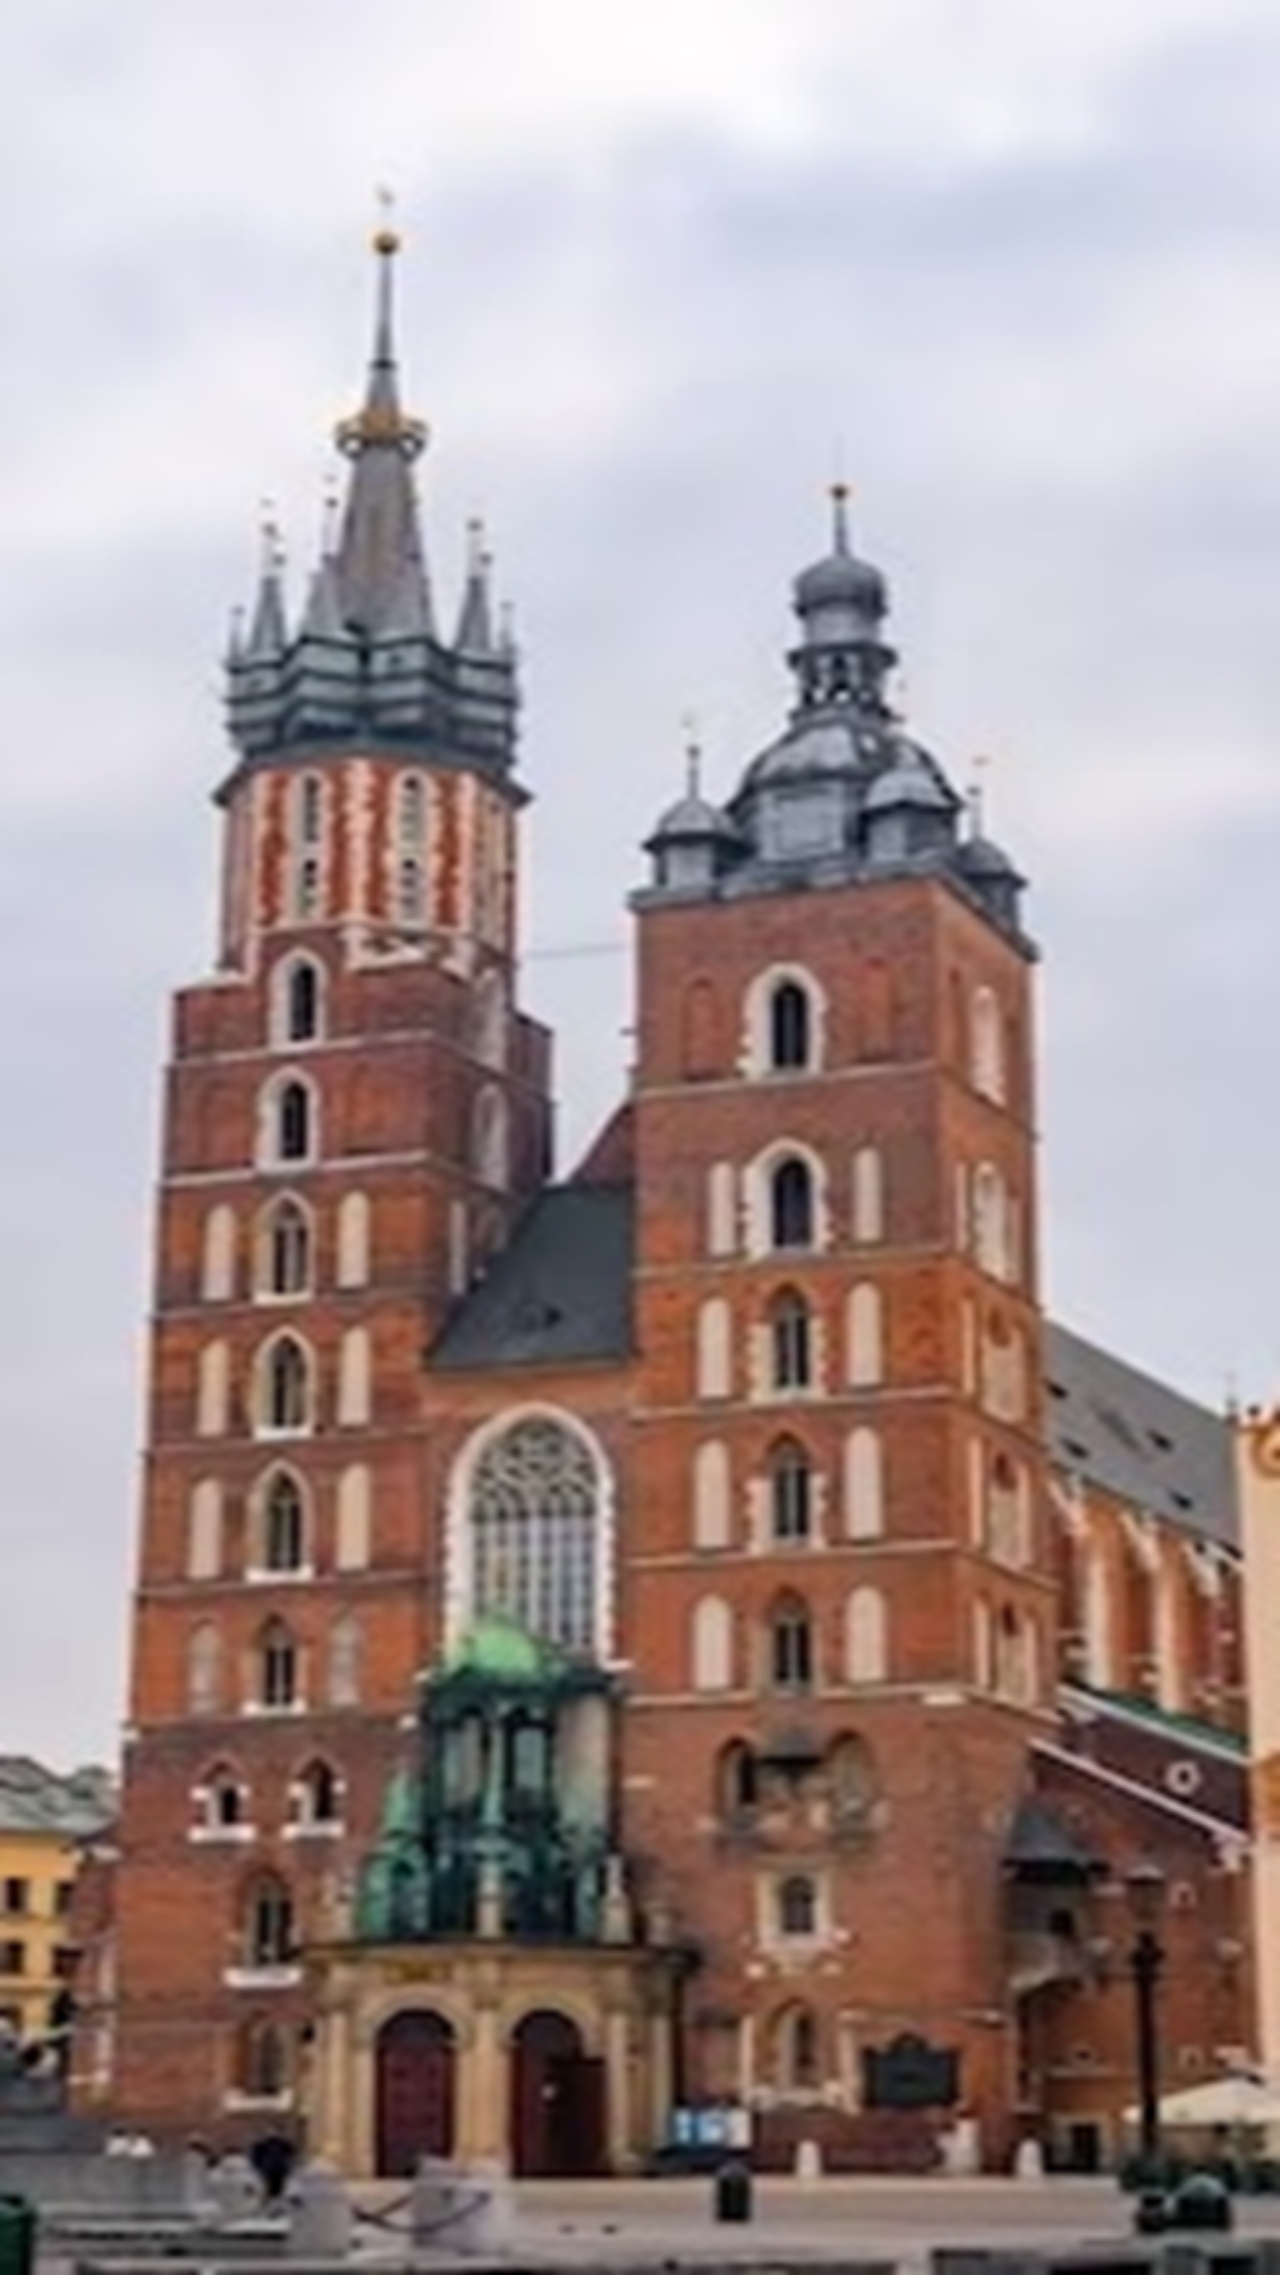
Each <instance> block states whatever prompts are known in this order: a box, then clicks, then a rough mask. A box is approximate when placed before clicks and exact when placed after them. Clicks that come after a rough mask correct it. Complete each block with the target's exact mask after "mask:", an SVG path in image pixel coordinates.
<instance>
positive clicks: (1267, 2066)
mask: <svg viewBox="0 0 1280 2275" xmlns="http://www.w3.org/2000/svg"><path fill="white" fill-rule="evenodd" d="M1236 1468H1237V1477H1238V1481H1239V1494H1240V1526H1241V1535H1242V1540H1243V1546H1244V1569H1245V1579H1246V1586H1245V1591H1244V1595H1245V1615H1246V1645H1247V1666H1248V1676H1249V1783H1250V1789H1251V1800H1252V1818H1253V1832H1254V1845H1253V1858H1252V1887H1253V1922H1252V1926H1253V1950H1254V1966H1255V1970H1256V1976H1257V2059H1258V2063H1259V2066H1260V2068H1261V2069H1262V2071H1263V2072H1264V2074H1265V2076H1266V2078H1267V2080H1268V2082H1269V2083H1270V2084H1272V2085H1280V1652H1277V1650H1276V1636H1275V1620H1276V1605H1277V1603H1278V1602H1280V1408H1276V1407H1267V1408H1263V1407H1257V1406H1255V1407H1250V1408H1249V1409H1248V1411H1247V1412H1246V1413H1245V1414H1243V1415H1242V1416H1241V1417H1240V1419H1239V1422H1238V1424H1237V1428H1236Z"/></svg>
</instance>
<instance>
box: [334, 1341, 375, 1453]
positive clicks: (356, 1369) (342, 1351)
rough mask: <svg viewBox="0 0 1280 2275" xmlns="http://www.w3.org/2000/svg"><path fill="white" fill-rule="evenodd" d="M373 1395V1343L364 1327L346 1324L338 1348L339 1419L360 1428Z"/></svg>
mask: <svg viewBox="0 0 1280 2275" xmlns="http://www.w3.org/2000/svg"><path fill="white" fill-rule="evenodd" d="M372 1398H373V1345H372V1343H371V1341H370V1338H369V1330H368V1328H367V1327H348V1329H347V1331H346V1333H345V1335H344V1336H343V1338H342V1342H341V1344H340V1346H339V1349H338V1421H339V1424H340V1425H341V1427H343V1428H344V1429H359V1428H362V1427H363V1425H364V1424H365V1423H366V1422H367V1421H368V1420H369V1414H370V1408H371V1402H372Z"/></svg>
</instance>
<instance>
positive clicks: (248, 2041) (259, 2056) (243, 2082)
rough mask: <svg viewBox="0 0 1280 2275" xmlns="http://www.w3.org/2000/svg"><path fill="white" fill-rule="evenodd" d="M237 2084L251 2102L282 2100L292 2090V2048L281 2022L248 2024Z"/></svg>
mask: <svg viewBox="0 0 1280 2275" xmlns="http://www.w3.org/2000/svg"><path fill="white" fill-rule="evenodd" d="M236 2083H237V2084H238V2086H239V2088H240V2091H241V2093H243V2094H244V2095H245V2097H246V2099H247V2100H250V2101H278V2100H279V2099H280V2098H281V2096H282V2095H283V2094H285V2093H287V2092H288V2090H289V2047H288V2040H287V2038H286V2036H285V2033H284V2030H283V2029H282V2028H281V2026H280V2024H279V2023H278V2022H266V2021H263V2020H262V2019H261V2018H259V2019H257V2020H255V2021H253V2022H246V2023H245V2025H244V2027H243V2029H242V2030H241V2031H240V2034H239V2038H238V2041H237V2046H236Z"/></svg>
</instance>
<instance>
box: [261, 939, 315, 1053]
mask: <svg viewBox="0 0 1280 2275" xmlns="http://www.w3.org/2000/svg"><path fill="white" fill-rule="evenodd" d="M272 993H273V997H274V1011H275V1017H274V1020H273V1022H272V1027H273V1034H274V1039H275V1041H276V1042H278V1043H284V1044H291V1043H315V1042H318V1041H319V1039H320V1035H321V1031H322V1028H323V1024H324V1011H323V1006H324V974H323V971H322V969H321V967H320V965H319V964H318V963H317V962H316V960H315V958H314V956H290V957H288V958H287V959H286V961H285V962H284V963H283V964H280V965H278V966H277V968H276V972H275V977H274V983H273V989H272Z"/></svg>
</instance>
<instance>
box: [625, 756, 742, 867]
mask: <svg viewBox="0 0 1280 2275" xmlns="http://www.w3.org/2000/svg"><path fill="white" fill-rule="evenodd" d="M685 762H686V767H687V778H686V782H685V792H684V796H683V797H682V798H680V799H678V800H677V801H676V804H675V805H674V806H669V807H668V808H667V811H666V812H665V813H664V814H663V815H662V817H661V819H660V820H659V822H658V824H657V826H656V828H655V829H654V831H653V833H652V835H651V836H650V837H647V838H646V839H645V846H644V849H645V852H646V853H647V854H648V855H649V856H650V858H651V860H652V862H653V875H652V885H653V887H654V889H656V890H657V891H659V892H670V893H698V892H705V891H708V890H709V889H710V888H711V887H712V886H713V885H714V884H715V882H716V880H717V878H718V877H720V876H721V875H722V874H723V872H724V870H725V869H727V868H728V867H729V866H730V865H731V863H732V861H733V859H734V857H735V855H736V854H737V853H738V851H739V850H740V840H739V837H738V833H737V831H736V830H735V828H734V826H733V823H732V822H731V821H730V819H729V816H728V815H727V814H726V813H725V811H724V809H723V807H721V806H715V805H712V803H711V801H710V799H709V798H706V797H704V796H703V792H702V751H701V748H700V746H699V744H698V743H697V742H696V741H691V742H690V743H689V745H688V748H687V750H686V753H685Z"/></svg>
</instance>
